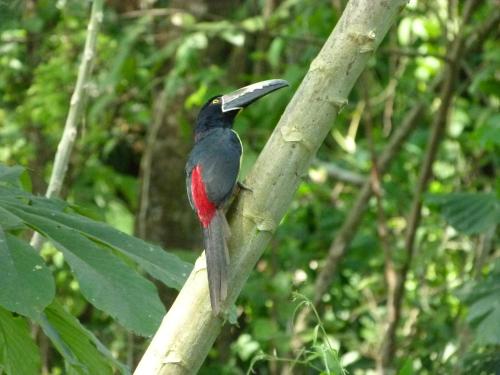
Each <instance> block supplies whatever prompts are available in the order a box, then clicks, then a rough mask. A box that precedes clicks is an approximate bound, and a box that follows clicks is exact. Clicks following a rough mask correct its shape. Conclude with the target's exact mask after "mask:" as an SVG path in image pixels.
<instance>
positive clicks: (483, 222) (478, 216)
mask: <svg viewBox="0 0 500 375" xmlns="http://www.w3.org/2000/svg"><path fill="white" fill-rule="evenodd" d="M435 201H437V202H438V203H440V205H441V208H442V214H443V216H444V218H445V220H446V221H447V222H448V223H449V224H450V225H451V226H452V227H453V228H455V229H456V230H457V231H459V232H462V233H464V234H476V233H483V232H485V231H486V230H488V229H489V228H490V227H491V226H493V225H496V224H497V223H498V221H499V220H500V203H499V201H498V199H497V198H496V197H495V195H494V194H487V193H452V194H447V195H443V196H440V197H439V200H435Z"/></svg>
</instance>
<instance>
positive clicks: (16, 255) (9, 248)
mask: <svg viewBox="0 0 500 375" xmlns="http://www.w3.org/2000/svg"><path fill="white" fill-rule="evenodd" d="M0 275H2V276H1V277H0V305H2V306H3V307H5V308H6V309H7V310H10V311H13V312H16V313H18V314H21V315H25V316H28V317H30V318H32V319H35V318H36V317H37V316H39V314H40V313H41V312H42V311H43V309H44V308H45V307H46V306H47V305H48V304H49V303H50V302H51V301H52V300H53V299H54V295H55V286H54V279H53V278H52V274H51V272H50V270H49V269H48V268H47V266H46V265H45V263H44V261H43V259H42V258H41V257H40V256H39V255H38V254H37V253H36V250H35V249H33V248H32V247H31V246H30V245H28V244H27V243H26V242H24V241H22V240H20V239H18V238H16V237H14V236H13V235H11V234H8V233H7V234H5V233H4V231H3V230H2V228H0Z"/></svg>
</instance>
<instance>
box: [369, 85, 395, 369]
mask: <svg viewBox="0 0 500 375" xmlns="http://www.w3.org/2000/svg"><path fill="white" fill-rule="evenodd" d="M369 87H370V86H369V85H368V84H367V83H365V84H364V85H363V92H364V100H365V102H366V109H365V129H366V138H367V139H368V144H369V146H370V154H371V158H372V174H371V180H372V191H373V194H374V195H375V199H376V202H377V234H378V237H379V240H380V245H381V247H382V250H383V252H384V276H385V282H386V285H387V295H388V298H389V299H391V296H393V295H394V291H395V288H396V284H397V276H398V275H397V272H396V269H395V266H394V262H393V259H392V258H393V255H392V253H393V251H392V248H391V245H390V243H389V228H388V226H387V220H386V216H385V212H384V207H383V201H382V194H383V193H382V183H381V177H380V176H381V175H380V170H379V168H378V162H377V153H376V150H375V142H374V139H373V118H372V114H371V104H370V93H369V90H368V88H369ZM376 361H377V364H378V366H377V367H380V364H381V362H382V358H381V357H380V356H377V357H376Z"/></svg>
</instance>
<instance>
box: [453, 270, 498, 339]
mask: <svg viewBox="0 0 500 375" xmlns="http://www.w3.org/2000/svg"><path fill="white" fill-rule="evenodd" d="M458 296H459V298H461V299H462V300H463V301H464V302H465V303H467V304H468V305H469V312H468V315H467V321H468V322H469V323H471V324H472V326H473V327H474V329H475V331H476V341H477V342H478V343H480V344H484V345H488V344H493V345H500V324H498V322H500V262H499V263H496V264H495V267H494V268H493V270H492V271H491V273H490V274H489V275H487V276H486V277H485V278H484V279H483V280H480V281H473V282H469V283H468V284H467V285H466V286H465V287H464V288H463V289H462V291H461V292H460V293H459V294H458Z"/></svg>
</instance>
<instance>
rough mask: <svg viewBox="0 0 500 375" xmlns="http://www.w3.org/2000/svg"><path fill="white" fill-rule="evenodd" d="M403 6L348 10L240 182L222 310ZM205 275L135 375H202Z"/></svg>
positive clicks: (396, 1) (193, 278) (182, 296)
mask: <svg viewBox="0 0 500 375" xmlns="http://www.w3.org/2000/svg"><path fill="white" fill-rule="evenodd" d="M405 4H406V0H404V1H403V0H358V1H351V2H349V3H348V5H347V7H346V9H345V11H344V13H343V15H342V17H341V18H340V20H339V21H338V23H337V25H336V27H335V29H334V31H333V32H332V34H331V35H330V37H329V38H328V40H327V41H326V43H325V45H324V46H323V48H322V50H321V52H320V53H319V55H318V56H317V57H316V59H315V60H314V61H313V62H312V64H311V67H310V69H309V72H308V73H307V74H306V76H305V77H304V80H303V82H302V83H301V85H300V87H299V88H298V90H297V92H296V94H295V95H294V97H293V98H292V100H291V102H290V103H289V104H288V106H287V108H286V110H285V112H284V114H283V116H282V117H281V120H280V122H279V124H278V125H277V127H276V129H275V130H274V132H273V134H272V136H271V138H270V139H269V141H268V143H267V144H266V146H265V148H264V150H263V151H262V153H261V154H260V156H259V158H258V160H257V161H256V163H255V165H254V168H253V169H252V171H251V173H250V174H249V176H248V177H247V180H246V181H245V184H246V185H248V186H249V187H250V188H251V189H252V190H251V191H243V192H242V193H240V195H239V196H238V198H237V200H236V202H235V204H234V205H233V209H232V211H231V213H230V224H231V232H232V237H231V240H230V243H229V248H230V249H231V274H230V277H229V285H231V289H230V291H229V295H228V298H227V301H226V303H227V305H226V308H227V307H228V306H231V305H232V304H233V303H234V302H235V301H236V298H237V296H238V295H239V293H240V291H241V289H242V288H243V286H244V284H245V282H246V279H247V278H248V275H249V274H250V272H251V271H252V269H253V267H254V266H255V263H256V262H257V260H258V259H259V257H260V256H261V254H262V252H263V251H264V248H265V246H266V245H267V244H268V243H269V241H270V239H271V237H272V234H273V233H274V231H275V230H276V228H277V226H278V224H279V223H280V221H281V219H282V218H283V215H284V214H285V212H286V210H287V208H288V206H289V204H290V202H291V200H292V198H293V195H294V193H295V191H296V190H297V187H298V185H299V183H300V182H301V180H302V176H303V175H304V173H305V172H306V171H307V168H308V167H309V164H310V162H311V160H312V159H313V157H314V155H315V153H316V151H317V150H318V148H319V147H320V145H321V143H322V142H323V141H324V139H325V137H326V136H327V135H328V133H329V132H330V130H331V124H332V121H333V120H334V119H335V118H336V115H337V113H338V111H339V109H340V108H341V107H342V106H343V105H344V104H345V103H346V102H347V96H348V94H349V92H350V91H351V89H352V87H353V85H354V83H355V82H356V80H357V78H358V77H359V75H360V74H361V71H362V70H363V69H364V67H365V66H366V63H367V62H368V60H369V59H370V57H371V56H372V53H373V51H374V50H375V49H376V47H377V46H378V45H379V44H380V42H381V40H382V38H383V37H384V36H385V34H386V33H387V31H388V30H389V28H390V26H391V25H392V23H393V22H394V20H395V18H396V15H397V14H398V13H399V11H400V10H401V9H402V8H403V6H404V5H405ZM354 21H355V22H354ZM204 268H205V259H204V257H200V258H199V260H198V261H197V264H196V265H195V269H194V270H193V272H192V273H191V275H190V276H189V278H188V280H187V281H186V283H185V285H184V287H183V288H182V290H181V291H180V293H179V295H178V297H177V299H176V300H175V302H174V304H173V305H172V307H171V308H170V310H169V312H168V313H167V315H166V316H165V318H164V319H163V322H162V324H161V326H160V328H159V329H158V331H157V333H156V334H155V337H154V338H153V340H152V342H151V344H150V346H149V348H148V350H147V351H146V353H145V354H144V356H143V358H142V360H141V362H140V363H139V366H138V367H137V369H136V371H135V374H138V375H139V374H147V375H155V374H169V375H170V374H188V373H189V374H190V373H196V371H197V370H198V369H199V368H200V366H201V364H202V362H203V361H204V359H205V357H206V355H207V353H208V351H209V350H210V347H211V346H212V344H213V342H214V340H215V338H216V337H217V334H218V332H219V330H220V329H221V326H222V323H223V321H222V319H221V318H220V317H216V316H214V315H213V313H212V310H211V308H210V301H209V296H208V285H207V276H206V272H205V271H204Z"/></svg>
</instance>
